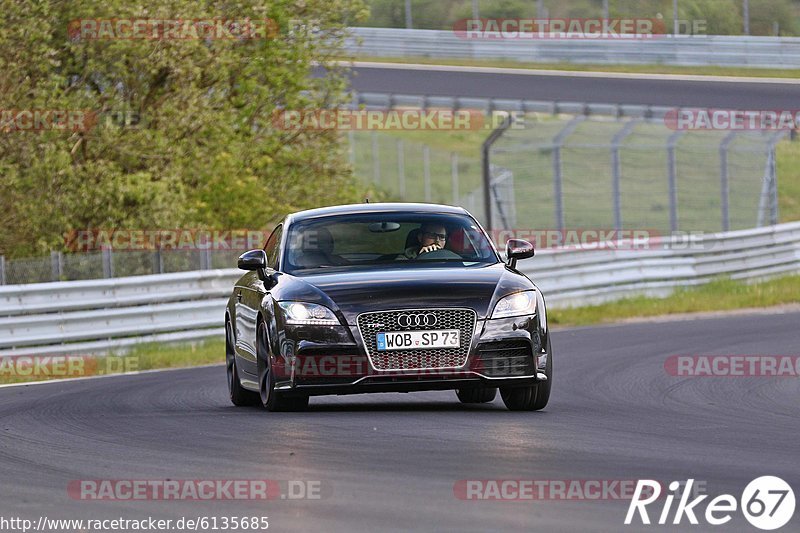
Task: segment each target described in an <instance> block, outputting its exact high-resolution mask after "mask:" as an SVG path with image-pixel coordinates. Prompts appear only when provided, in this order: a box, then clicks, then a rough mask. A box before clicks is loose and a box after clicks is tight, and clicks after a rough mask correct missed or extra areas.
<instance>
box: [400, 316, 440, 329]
mask: <svg viewBox="0 0 800 533" xmlns="http://www.w3.org/2000/svg"><path fill="white" fill-rule="evenodd" d="M397 325H398V326H400V327H401V328H411V327H420V326H425V327H431V326H435V325H436V315H434V314H433V313H425V314H422V313H420V314H416V315H400V316H398V317H397Z"/></svg>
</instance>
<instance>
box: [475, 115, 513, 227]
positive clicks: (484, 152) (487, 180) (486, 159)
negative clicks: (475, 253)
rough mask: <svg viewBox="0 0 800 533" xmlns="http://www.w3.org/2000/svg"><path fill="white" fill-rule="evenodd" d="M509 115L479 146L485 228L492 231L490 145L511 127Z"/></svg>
mask: <svg viewBox="0 0 800 533" xmlns="http://www.w3.org/2000/svg"><path fill="white" fill-rule="evenodd" d="M511 123H512V120H511V115H506V116H505V117H504V118H503V122H502V123H501V124H500V126H498V127H497V128H496V129H494V130H493V131H492V133H490V134H489V136H488V137H487V138H486V140H485V141H483V146H481V168H482V172H483V209H484V211H485V214H484V216H485V217H486V229H487V230H488V231H492V225H493V222H492V162H491V155H492V145H493V144H494V143H495V142H497V140H498V139H499V138H500V137H502V136H503V134H504V133H505V131H506V130H507V129H508V128H510V127H511Z"/></svg>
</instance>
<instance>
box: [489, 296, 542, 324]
mask: <svg viewBox="0 0 800 533" xmlns="http://www.w3.org/2000/svg"><path fill="white" fill-rule="evenodd" d="M534 313H536V291H525V292H518V293H516V294H510V295H508V296H506V297H505V298H502V299H501V300H500V301H499V302H497V305H496V306H494V311H492V318H507V317H512V316H522V315H532V314H534Z"/></svg>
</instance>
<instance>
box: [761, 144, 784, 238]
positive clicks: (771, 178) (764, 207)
mask: <svg viewBox="0 0 800 533" xmlns="http://www.w3.org/2000/svg"><path fill="white" fill-rule="evenodd" d="M784 135H786V132H785V131H779V132H777V133H775V134H773V135H772V136H771V137H770V139H769V141H768V142H767V164H766V165H765V167H764V177H763V178H762V179H761V194H760V196H759V200H758V219H757V220H756V226H757V227H759V228H760V227H761V226H765V225H766V224H767V222H766V218H767V211H769V223H770V224H773V225H774V224H777V223H778V170H777V167H776V164H775V145H776V144H778V141H780V140H781V139H782V138H783V136H784Z"/></svg>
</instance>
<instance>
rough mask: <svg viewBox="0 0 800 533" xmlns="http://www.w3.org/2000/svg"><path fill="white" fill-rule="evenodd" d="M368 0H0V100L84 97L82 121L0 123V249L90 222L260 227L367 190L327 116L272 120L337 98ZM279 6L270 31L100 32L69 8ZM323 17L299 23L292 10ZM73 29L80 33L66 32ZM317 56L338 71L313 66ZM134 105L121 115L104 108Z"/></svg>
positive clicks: (171, 14)
mask: <svg viewBox="0 0 800 533" xmlns="http://www.w3.org/2000/svg"><path fill="white" fill-rule="evenodd" d="M365 15H366V11H365V10H364V8H363V5H362V4H361V0H275V1H273V2H268V3H265V2H260V1H257V0H239V1H236V2H227V1H221V0H220V1H216V0H208V1H203V2H196V1H192V0H149V1H147V2H129V1H124V0H105V1H104V2H97V1H95V0H72V1H70V2H60V1H55V0H48V1H45V0H0V71H2V72H3V76H2V78H0V110H3V109H6V110H9V109H16V110H22V109H64V110H68V109H69V110H91V111H93V112H96V113H98V114H99V116H100V120H99V122H98V124H97V125H96V126H95V127H93V128H91V129H89V130H88V131H85V132H65V131H43V132H22V131H5V132H0V228H2V229H0V254H5V255H10V256H22V255H28V254H33V253H41V252H44V251H46V250H48V249H51V248H58V247H59V246H60V245H61V244H62V242H63V241H62V235H63V234H64V233H65V232H67V231H69V230H71V229H84V228H98V227H102V228H175V227H213V228H252V229H256V228H264V227H265V226H266V225H268V224H269V222H270V220H273V219H274V218H275V217H276V216H277V215H280V214H283V213H285V212H287V211H291V210H296V209H300V208H307V207H313V206H319V205H323V204H330V203H337V202H343V201H352V200H358V199H360V197H359V195H358V194H357V193H358V191H357V189H356V187H355V185H354V183H353V181H352V179H351V176H350V169H349V168H348V166H347V164H346V157H344V154H343V149H342V143H341V138H340V136H339V134H338V133H336V132H333V131H322V132H314V131H309V132H292V131H283V130H280V129H278V128H276V127H275V126H274V125H273V122H272V118H273V113H274V112H275V111H276V110H279V109H282V108H288V109H304V108H318V107H325V106H329V105H331V104H334V105H335V104H337V103H339V102H341V101H342V99H343V90H344V89H345V86H346V85H345V83H346V78H345V74H346V72H345V69H343V68H341V67H338V66H336V65H335V64H333V63H332V61H333V59H334V58H335V55H336V54H337V52H338V50H339V48H340V46H341V42H342V39H343V38H344V35H345V31H344V28H345V27H346V26H347V25H352V24H355V23H357V21H359V20H361V19H362V18H363V17H364V16H365ZM87 18H88V19H126V18H135V19H136V18H139V19H140V18H145V19H179V18H180V19H247V18H249V19H257V20H263V19H266V18H269V19H272V20H274V21H275V22H276V23H277V24H278V26H279V28H280V29H279V31H278V33H277V35H275V36H274V37H273V38H269V39H247V40H240V39H216V40H210V39H180V40H178V39H171V40H140V39H113V40H92V39H80V38H75V36H74V35H72V36H71V35H70V34H68V25H69V23H70V21H73V20H76V19H87ZM297 20H300V21H304V22H305V21H309V22H310V21H315V22H317V23H318V24H319V26H320V27H321V28H322V30H321V32H320V34H319V35H317V36H316V37H315V36H314V35H312V34H311V33H310V32H303V31H293V32H290V31H289V28H290V24H292V23H293V22H292V21H297ZM71 37H72V38H71ZM314 62H318V63H320V64H321V65H323V66H325V67H327V69H328V72H329V75H327V76H325V77H313V76H311V75H310V74H311V72H312V69H313V68H314V64H315V63H314ZM113 113H127V114H133V115H136V116H138V117H140V118H141V122H140V124H139V125H138V126H137V127H127V126H119V125H115V123H114V122H113V121H109V120H107V117H108V116H109V114H113Z"/></svg>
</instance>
